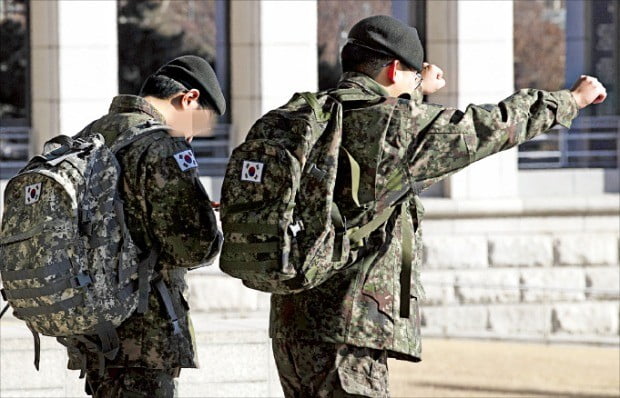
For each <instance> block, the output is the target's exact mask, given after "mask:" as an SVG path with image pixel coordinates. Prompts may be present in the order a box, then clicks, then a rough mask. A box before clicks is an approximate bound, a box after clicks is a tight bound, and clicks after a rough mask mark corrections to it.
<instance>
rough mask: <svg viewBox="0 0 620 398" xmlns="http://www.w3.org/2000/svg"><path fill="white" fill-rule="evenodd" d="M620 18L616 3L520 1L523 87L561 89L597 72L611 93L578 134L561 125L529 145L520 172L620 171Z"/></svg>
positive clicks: (581, 122) (586, 114) (518, 49)
mask: <svg viewBox="0 0 620 398" xmlns="http://www.w3.org/2000/svg"><path fill="white" fill-rule="evenodd" d="M619 16H620V3H618V2H617V1H616V0H593V1H591V0H570V1H567V0H533V1H532V0H515V2H514V21H515V22H514V51H515V85H516V87H518V88H521V87H534V88H541V89H544V90H559V89H563V88H567V87H568V88H570V87H569V86H570V85H571V84H572V83H573V82H574V81H575V80H576V79H577V78H578V77H579V75H581V74H590V75H595V76H597V77H598V78H599V79H600V80H601V81H602V82H603V84H605V86H606V87H607V93H608V98H607V100H606V101H605V103H603V104H601V105H597V106H592V107H588V108H586V109H585V110H583V111H581V112H580V116H579V117H578V118H577V119H576V120H575V121H574V122H573V126H572V127H571V129H570V130H567V129H565V128H560V127H558V128H555V129H554V130H552V131H551V132H549V133H546V134H543V135H541V136H539V137H537V138H536V139H534V140H532V141H530V142H527V143H525V144H523V145H521V147H520V148H519V167H520V168H522V169H531V168H571V167H579V168H589V167H600V168H618V164H619V163H620V159H619V156H618V153H619V151H620V149H619V148H618V134H619V132H620V98H619V89H620V87H619V84H620V62H619V60H620V49H619V47H618V42H620V24H619V19H620V18H619ZM567 27H570V28H568V29H567ZM534 60H535V61H534Z"/></svg>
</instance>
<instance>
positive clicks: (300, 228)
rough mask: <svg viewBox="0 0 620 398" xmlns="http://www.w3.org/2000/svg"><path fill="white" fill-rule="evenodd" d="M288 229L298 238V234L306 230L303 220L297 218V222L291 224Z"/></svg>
mask: <svg viewBox="0 0 620 398" xmlns="http://www.w3.org/2000/svg"><path fill="white" fill-rule="evenodd" d="M288 230H289V231H290V233H291V235H292V236H293V237H295V238H296V237H297V234H298V233H299V232H300V231H303V230H304V223H303V222H302V221H301V220H297V221H295V224H289V226H288Z"/></svg>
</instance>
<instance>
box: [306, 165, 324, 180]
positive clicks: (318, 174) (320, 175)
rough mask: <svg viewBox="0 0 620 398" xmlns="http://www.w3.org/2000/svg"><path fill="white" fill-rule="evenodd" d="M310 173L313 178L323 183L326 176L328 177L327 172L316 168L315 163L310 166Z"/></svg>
mask: <svg viewBox="0 0 620 398" xmlns="http://www.w3.org/2000/svg"><path fill="white" fill-rule="evenodd" d="M308 173H310V175H311V176H313V177H314V178H316V179H317V180H319V181H322V180H323V178H325V176H326V175H327V172H326V171H325V170H321V169H319V168H318V167H316V164H315V163H312V165H311V166H310V170H308Z"/></svg>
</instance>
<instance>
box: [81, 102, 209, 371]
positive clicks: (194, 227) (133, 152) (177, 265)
mask: <svg viewBox="0 0 620 398" xmlns="http://www.w3.org/2000/svg"><path fill="white" fill-rule="evenodd" d="M149 119H155V120H157V121H159V122H161V123H164V119H163V116H162V115H161V114H160V113H159V112H158V111H157V110H156V109H155V108H153V107H152V106H151V105H150V104H149V103H148V102H146V101H145V100H144V99H142V98H140V97H136V96H130V95H121V96H118V97H116V98H114V100H113V101H112V104H111V106H110V111H109V113H108V114H107V115H105V116H103V117H102V118H101V119H99V120H97V121H95V122H94V124H93V125H92V131H94V132H98V133H100V134H102V135H103V136H104V137H105V140H106V143H107V144H110V143H112V142H113V141H114V140H115V139H116V137H117V136H118V134H119V133H121V132H123V131H124V130H126V129H127V128H130V127H132V126H136V125H138V124H141V123H143V122H145V121H146V120H149ZM188 149H191V146H190V145H189V144H188V143H187V142H186V141H185V139H184V138H182V137H179V138H177V137H171V136H170V135H169V134H168V133H167V132H166V131H162V132H156V133H154V135H153V139H144V140H138V141H136V142H135V143H133V144H131V145H130V146H129V147H127V148H125V149H123V150H121V152H120V153H119V154H118V158H119V162H120V164H121V167H122V170H123V180H124V181H123V184H124V186H123V187H122V189H121V195H122V199H123V201H124V202H125V214H126V222H127V226H128V228H129V230H130V233H131V236H132V238H133V239H134V241H135V243H136V244H137V245H138V247H139V248H140V249H141V250H142V252H143V255H148V253H149V249H150V247H151V246H152V244H153V242H155V243H156V244H157V246H159V247H160V248H161V253H160V256H159V260H158V264H157V266H156V269H158V270H160V272H161V274H162V276H163V279H164V281H165V282H166V285H167V287H168V289H169V291H170V295H171V298H172V304H173V306H174V308H175V311H176V313H177V316H178V317H179V321H180V326H181V330H182V333H181V335H180V336H179V335H177V336H175V335H173V334H172V325H171V322H170V320H169V317H168V315H167V313H166V311H165V309H164V307H163V305H161V304H160V300H159V299H158V297H157V292H156V291H155V290H154V289H151V293H150V296H149V308H148V311H147V312H146V313H145V314H144V315H141V314H138V313H134V314H133V315H132V316H131V317H130V318H129V319H127V320H126V321H125V322H124V323H123V324H122V325H121V326H120V327H119V328H118V329H117V332H118V334H119V338H120V340H121V348H120V351H119V353H118V355H117V357H116V359H114V360H113V361H107V363H106V366H112V367H114V366H119V367H129V366H131V367H146V368H157V369H161V368H172V367H197V359H196V345H195V341H194V336H193V329H192V325H191V320H190V318H189V314H188V310H189V307H188V305H187V285H186V282H185V274H186V273H187V268H189V267H196V266H198V265H200V264H201V263H204V262H205V261H206V260H207V259H210V258H212V257H213V256H214V253H213V251H216V250H217V249H218V247H217V246H218V245H217V244H213V245H212V242H214V240H215V234H216V233H217V230H216V220H215V216H214V214H213V210H212V208H211V202H210V200H209V197H208V196H207V194H206V192H205V191H204V188H203V186H202V185H201V183H200V181H199V179H198V173H197V169H196V168H190V169H187V170H185V171H182V170H181V168H180V166H179V164H178V163H177V162H176V160H175V159H174V157H173V156H174V154H177V153H179V152H183V151H186V150H188ZM81 359H82V357H81V355H79V353H78V352H76V351H75V350H72V349H70V350H69V368H70V369H80V368H81V366H82V363H81ZM87 359H88V364H87V367H88V368H89V369H90V368H96V367H98V358H97V357H96V355H93V354H88V355H87Z"/></svg>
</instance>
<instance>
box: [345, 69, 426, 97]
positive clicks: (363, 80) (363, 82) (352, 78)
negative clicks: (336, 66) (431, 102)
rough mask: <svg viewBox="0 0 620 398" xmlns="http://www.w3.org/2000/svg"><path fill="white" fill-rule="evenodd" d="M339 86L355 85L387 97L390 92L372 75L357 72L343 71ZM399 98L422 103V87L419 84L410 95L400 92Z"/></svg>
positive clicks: (369, 92)
mask: <svg viewBox="0 0 620 398" xmlns="http://www.w3.org/2000/svg"><path fill="white" fill-rule="evenodd" d="M338 87H339V88H349V87H357V88H361V89H362V90H364V91H366V92H367V93H368V94H375V95H380V96H382V97H389V96H390V94H389V93H388V92H387V90H386V89H385V88H384V87H383V86H382V85H380V84H379V83H377V81H376V80H375V79H373V78H372V77H370V76H368V75H365V74H363V73H359V72H344V73H343V74H342V76H341V77H340V81H339V82H338ZM399 98H401V99H404V100H408V101H411V102H413V103H415V104H416V105H420V104H421V103H422V87H421V86H420V87H419V88H418V89H417V90H416V91H415V92H413V93H412V95H409V94H402V95H400V96H399Z"/></svg>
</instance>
